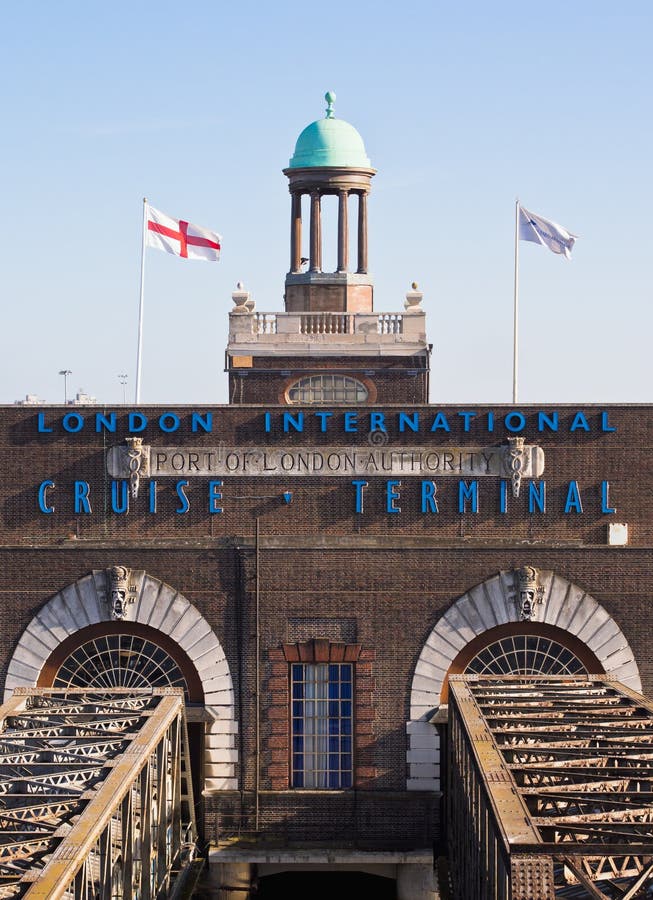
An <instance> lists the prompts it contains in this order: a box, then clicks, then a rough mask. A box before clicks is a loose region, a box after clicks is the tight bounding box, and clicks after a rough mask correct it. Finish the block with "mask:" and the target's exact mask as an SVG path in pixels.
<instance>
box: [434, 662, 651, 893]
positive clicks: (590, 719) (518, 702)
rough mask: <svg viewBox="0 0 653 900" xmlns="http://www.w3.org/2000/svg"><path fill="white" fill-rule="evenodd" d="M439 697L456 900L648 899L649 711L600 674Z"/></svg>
mask: <svg viewBox="0 0 653 900" xmlns="http://www.w3.org/2000/svg"><path fill="white" fill-rule="evenodd" d="M449 688H450V689H449V766H448V778H449V784H448V813H447V814H448V819H449V822H448V839H449V859H450V870H451V880H452V889H453V893H454V896H455V898H456V900H553V898H558V897H564V898H573V900H577V898H596V900H634V898H645V897H648V898H650V897H653V704H652V703H651V702H650V701H648V700H647V699H645V698H644V697H642V696H641V695H639V694H637V693H635V692H634V691H632V690H630V689H629V688H627V687H625V686H624V685H622V684H620V683H619V682H618V681H616V680H613V679H611V678H610V677H609V676H601V675H597V676H574V677H567V676H555V677H549V676H547V677H540V676H532V677H525V676H517V675H515V676H501V677H499V676H496V677H485V676H465V675H456V676H452V677H451V678H450V685H449Z"/></svg>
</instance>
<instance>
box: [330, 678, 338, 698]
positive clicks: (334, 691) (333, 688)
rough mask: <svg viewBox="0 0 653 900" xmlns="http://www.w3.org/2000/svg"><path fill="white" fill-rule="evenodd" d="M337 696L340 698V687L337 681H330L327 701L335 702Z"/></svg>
mask: <svg viewBox="0 0 653 900" xmlns="http://www.w3.org/2000/svg"><path fill="white" fill-rule="evenodd" d="M339 696H340V685H339V684H338V682H337V681H330V682H329V699H330V700H337V699H338V697H339Z"/></svg>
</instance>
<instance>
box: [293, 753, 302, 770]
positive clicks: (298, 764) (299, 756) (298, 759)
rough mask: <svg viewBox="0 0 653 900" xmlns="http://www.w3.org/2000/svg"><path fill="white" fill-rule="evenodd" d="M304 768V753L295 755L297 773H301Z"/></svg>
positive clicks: (294, 764)
mask: <svg viewBox="0 0 653 900" xmlns="http://www.w3.org/2000/svg"><path fill="white" fill-rule="evenodd" d="M303 768H304V754H303V753H295V754H294V757H293V769H294V770H295V772H301V770H302V769H303Z"/></svg>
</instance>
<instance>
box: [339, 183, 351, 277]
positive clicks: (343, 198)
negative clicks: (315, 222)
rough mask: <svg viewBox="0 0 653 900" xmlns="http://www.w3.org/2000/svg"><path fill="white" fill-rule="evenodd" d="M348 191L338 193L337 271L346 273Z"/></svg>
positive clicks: (347, 261) (347, 264)
mask: <svg viewBox="0 0 653 900" xmlns="http://www.w3.org/2000/svg"><path fill="white" fill-rule="evenodd" d="M348 200H349V191H344V190H341V191H338V271H339V272H346V271H347V269H348V267H349V222H348V219H347V201H348Z"/></svg>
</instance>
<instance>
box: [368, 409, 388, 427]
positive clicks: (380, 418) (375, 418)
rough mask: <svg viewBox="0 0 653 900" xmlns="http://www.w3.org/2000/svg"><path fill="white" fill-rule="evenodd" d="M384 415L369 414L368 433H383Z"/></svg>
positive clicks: (377, 413)
mask: <svg viewBox="0 0 653 900" xmlns="http://www.w3.org/2000/svg"><path fill="white" fill-rule="evenodd" d="M385 430H386V429H385V414H384V413H380V412H373V413H370V431H383V432H385Z"/></svg>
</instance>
